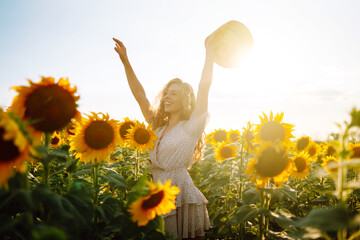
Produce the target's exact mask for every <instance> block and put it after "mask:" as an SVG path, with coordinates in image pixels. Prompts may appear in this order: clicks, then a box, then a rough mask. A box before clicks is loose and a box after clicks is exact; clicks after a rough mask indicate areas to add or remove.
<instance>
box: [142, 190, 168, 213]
mask: <svg viewBox="0 0 360 240" xmlns="http://www.w3.org/2000/svg"><path fill="white" fill-rule="evenodd" d="M164 195H165V194H164V190H161V191H160V192H158V193H155V194H152V195H151V196H150V198H148V199H146V200H144V202H143V203H142V205H141V206H142V208H143V209H144V210H147V209H151V208H154V207H156V206H157V205H159V203H160V202H161V200H163V198H164Z"/></svg>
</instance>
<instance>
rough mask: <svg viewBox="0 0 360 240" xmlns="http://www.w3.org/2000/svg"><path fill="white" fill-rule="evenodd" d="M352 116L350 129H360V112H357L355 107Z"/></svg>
mask: <svg viewBox="0 0 360 240" xmlns="http://www.w3.org/2000/svg"><path fill="white" fill-rule="evenodd" d="M350 115H351V122H350V125H349V128H350V127H354V126H356V127H360V111H357V110H356V108H355V107H354V108H353V109H352V111H351V113H350Z"/></svg>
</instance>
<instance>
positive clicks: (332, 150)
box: [325, 146, 336, 156]
mask: <svg viewBox="0 0 360 240" xmlns="http://www.w3.org/2000/svg"><path fill="white" fill-rule="evenodd" d="M335 154H336V149H335V148H334V147H333V146H329V147H328V149H327V150H326V154H325V156H335Z"/></svg>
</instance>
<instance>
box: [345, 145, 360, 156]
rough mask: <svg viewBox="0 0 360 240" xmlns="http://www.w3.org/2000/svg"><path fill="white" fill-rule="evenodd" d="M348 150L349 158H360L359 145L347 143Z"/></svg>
mask: <svg viewBox="0 0 360 240" xmlns="http://www.w3.org/2000/svg"><path fill="white" fill-rule="evenodd" d="M348 149H349V151H350V152H351V155H350V158H360V143H359V142H354V143H349V145H348Z"/></svg>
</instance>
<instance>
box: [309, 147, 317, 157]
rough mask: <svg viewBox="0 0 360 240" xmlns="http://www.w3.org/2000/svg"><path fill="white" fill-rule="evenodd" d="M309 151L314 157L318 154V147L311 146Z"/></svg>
mask: <svg viewBox="0 0 360 240" xmlns="http://www.w3.org/2000/svg"><path fill="white" fill-rule="evenodd" d="M308 153H309V155H310V157H313V156H314V155H315V154H316V148H315V147H309V149H308Z"/></svg>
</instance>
